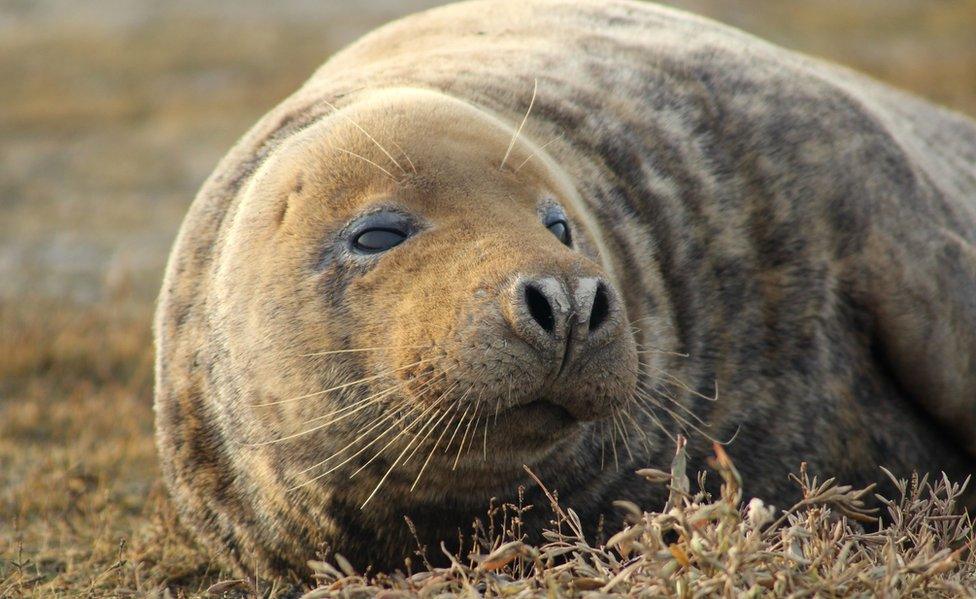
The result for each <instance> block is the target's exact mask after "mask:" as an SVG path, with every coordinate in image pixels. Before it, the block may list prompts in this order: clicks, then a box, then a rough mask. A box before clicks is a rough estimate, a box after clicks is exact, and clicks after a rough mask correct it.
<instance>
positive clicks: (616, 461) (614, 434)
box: [610, 420, 620, 470]
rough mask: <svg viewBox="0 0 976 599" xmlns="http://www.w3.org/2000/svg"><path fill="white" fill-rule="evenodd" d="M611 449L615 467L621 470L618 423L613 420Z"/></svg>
mask: <svg viewBox="0 0 976 599" xmlns="http://www.w3.org/2000/svg"><path fill="white" fill-rule="evenodd" d="M610 449H612V450H613V467H614V469H615V470H620V459H619V458H618V457H617V421H616V420H611V428H610Z"/></svg>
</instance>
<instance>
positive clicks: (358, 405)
mask: <svg viewBox="0 0 976 599" xmlns="http://www.w3.org/2000/svg"><path fill="white" fill-rule="evenodd" d="M454 368H457V365H454V366H450V367H448V368H445V369H444V370H442V371H441V372H439V373H438V374H436V375H434V376H432V377H430V378H429V379H428V380H427V381H425V382H423V383H421V384H420V385H419V386H418V387H417V389H416V391H417V392H418V393H419V392H420V391H422V390H423V389H424V388H426V387H428V386H430V385H431V384H432V383H433V382H434V381H436V380H437V379H439V378H441V377H442V376H446V375H447V373H448V372H450V371H451V370H453V369H454ZM411 382H412V381H402V382H400V383H398V384H396V385H393V386H392V387H389V388H387V389H385V390H383V391H380V392H378V393H374V394H373V395H370V396H369V397H366V398H364V399H360V400H357V401H354V402H353V403H351V404H349V405H348V406H344V407H342V408H339V409H337V410H333V411H332V412H329V413H327V414H323V415H322V416H316V417H314V418H310V419H309V420H307V421H306V422H305V424H309V423H312V422H317V421H319V420H321V419H323V418H330V417H332V416H335V415H337V414H341V413H343V412H346V411H347V410H352V411H351V412H349V413H347V414H344V415H343V416H341V417H339V418H336V419H334V420H331V421H329V422H327V423H325V424H322V425H318V426H316V427H315V428H314V429H312V430H317V429H319V428H322V427H324V426H328V425H330V424H334V423H336V422H340V421H341V420H344V419H345V418H348V417H349V416H350V415H352V414H354V413H356V412H359V411H360V410H363V409H365V408H367V407H369V406H371V405H374V404H376V403H379V402H380V401H381V400H382V399H385V398H386V397H388V396H389V395H391V394H392V393H393V392H394V391H396V390H397V389H402V388H403V387H405V386H407V385H408V384H410V383H411ZM353 408H355V409H353ZM309 432H311V431H309Z"/></svg>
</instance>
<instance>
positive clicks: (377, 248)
mask: <svg viewBox="0 0 976 599" xmlns="http://www.w3.org/2000/svg"><path fill="white" fill-rule="evenodd" d="M406 238H407V234H406V233H404V232H403V231H398V230H397V229H385V228H383V229H380V228H377V229H366V230H365V231H363V232H362V233H360V234H359V235H356V238H355V239H353V242H352V246H353V247H354V248H355V249H356V250H358V251H360V252H364V253H367V254H376V253H378V252H385V251H386V250H388V249H390V248H393V247H395V246H398V245H400V244H401V243H403V240H405V239H406Z"/></svg>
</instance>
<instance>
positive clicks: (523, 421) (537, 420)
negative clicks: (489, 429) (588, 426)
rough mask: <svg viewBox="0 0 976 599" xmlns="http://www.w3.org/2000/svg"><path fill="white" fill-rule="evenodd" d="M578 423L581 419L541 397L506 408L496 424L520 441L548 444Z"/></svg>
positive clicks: (499, 415)
mask: <svg viewBox="0 0 976 599" xmlns="http://www.w3.org/2000/svg"><path fill="white" fill-rule="evenodd" d="M578 424H579V419H578V418H576V417H575V416H573V414H572V413H571V412H570V411H569V410H567V409H566V408H564V407H563V406H560V405H558V404H556V403H554V402H553V401H552V400H550V399H547V398H539V399H536V400H533V401H530V402H528V403H523V404H519V405H515V406H511V407H508V408H505V409H504V410H502V411H500V412H499V413H498V418H497V421H496V422H495V425H496V426H497V427H498V428H499V429H500V430H505V431H506V433H507V434H508V435H510V436H511V438H512V439H513V440H514V439H518V440H519V443H520V444H527V445H533V446H534V445H536V444H539V443H542V444H548V443H550V442H552V441H555V440H556V439H559V438H562V437H564V436H565V435H566V434H568V433H569V432H570V431H571V430H573V429H574V428H575V427H576V426H577V425H578Z"/></svg>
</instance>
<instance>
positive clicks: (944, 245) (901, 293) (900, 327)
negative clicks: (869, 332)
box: [860, 228, 976, 459]
mask: <svg viewBox="0 0 976 599" xmlns="http://www.w3.org/2000/svg"><path fill="white" fill-rule="evenodd" d="M875 241H880V240H878V239H877V238H876V239H875ZM881 246H883V247H881ZM873 249H874V250H875V251H873V252H871V253H872V254H873V256H872V257H873V258H874V260H872V262H873V263H874V264H875V266H874V268H872V269H871V271H872V272H870V273H869V274H868V275H867V276H866V277H865V278H864V279H862V281H861V285H860V286H861V289H862V290H863V292H864V293H865V295H866V296H867V297H868V298H869V302H868V305H869V306H870V310H871V312H872V316H873V317H874V321H875V331H874V333H875V339H874V341H875V343H876V345H877V346H876V347H875V348H874V349H875V354H876V356H877V357H878V359H880V360H882V361H884V362H886V363H885V364H882V365H881V366H882V368H883V369H884V370H886V371H887V374H888V375H889V376H890V377H891V378H893V379H894V382H895V383H896V384H897V385H898V386H899V387H900V388H901V389H903V390H904V391H905V395H907V396H908V397H909V398H910V399H911V400H912V401H913V402H914V403H915V404H916V405H917V406H918V407H919V408H920V409H921V410H923V411H924V412H925V413H927V414H928V415H930V416H931V417H932V419H933V420H934V421H936V422H937V423H939V424H940V425H941V426H942V427H944V428H945V430H947V431H950V433H951V435H952V436H953V438H954V440H955V441H956V442H957V443H958V444H959V446H960V447H961V448H963V449H964V450H966V452H967V453H968V454H969V455H970V456H971V457H972V458H974V459H976V244H974V243H972V242H970V241H968V240H966V239H964V238H963V237H961V236H960V235H957V234H955V233H953V232H951V231H949V230H947V229H945V228H942V229H940V230H938V231H937V232H932V231H928V232H927V233H919V232H914V233H912V234H909V235H907V236H906V238H900V239H896V238H892V237H887V236H886V238H885V239H884V240H883V241H881V243H880V244H878V245H876V246H875V247H874V248H873Z"/></svg>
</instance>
